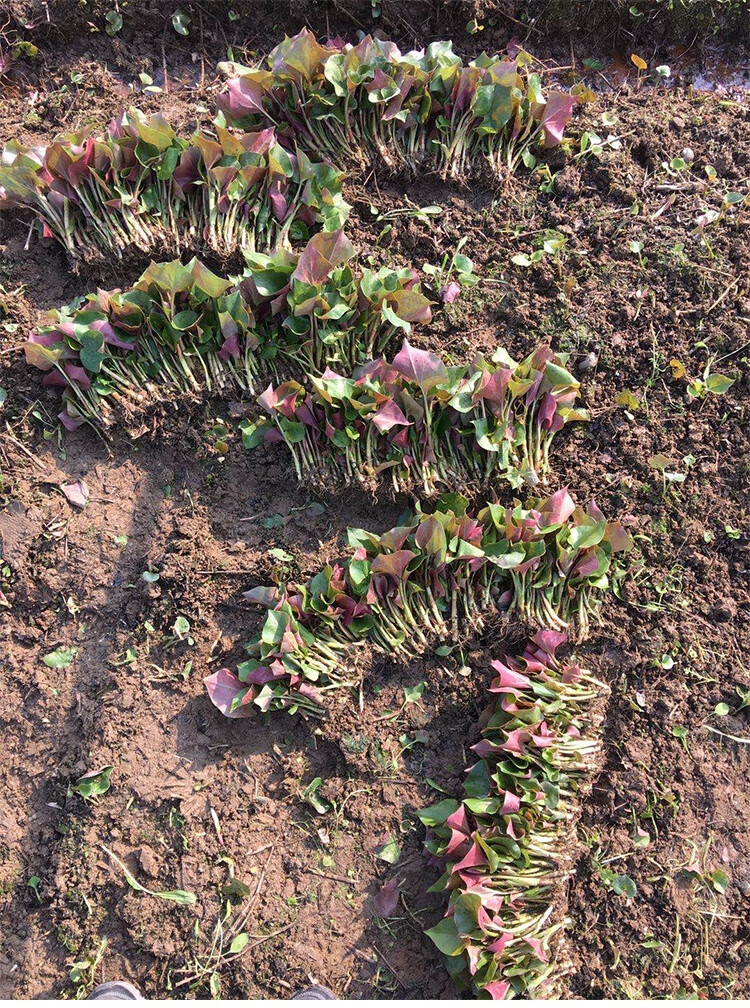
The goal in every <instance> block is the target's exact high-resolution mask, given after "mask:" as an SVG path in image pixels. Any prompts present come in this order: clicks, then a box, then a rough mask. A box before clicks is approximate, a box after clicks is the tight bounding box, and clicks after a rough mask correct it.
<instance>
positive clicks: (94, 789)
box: [71, 766, 113, 799]
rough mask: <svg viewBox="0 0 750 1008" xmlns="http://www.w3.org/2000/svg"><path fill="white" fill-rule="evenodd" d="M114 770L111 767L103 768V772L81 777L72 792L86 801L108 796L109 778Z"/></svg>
mask: <svg viewBox="0 0 750 1008" xmlns="http://www.w3.org/2000/svg"><path fill="white" fill-rule="evenodd" d="M112 770H113V768H112V767H111V766H106V767H102V769H101V770H94V771H91V772H90V773H86V774H84V775H83V777H79V778H78V780H77V781H76V782H75V784H74V785H73V787H72V789H71V790H72V792H73V793H74V794H77V795H80V796H81V798H86V799H89V798H96V797H97V796H99V795H103V794H106V793H107V791H109V787H110V781H109V777H110V774H111V773H112Z"/></svg>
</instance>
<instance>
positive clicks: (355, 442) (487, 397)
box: [241, 339, 588, 496]
mask: <svg viewBox="0 0 750 1008" xmlns="http://www.w3.org/2000/svg"><path fill="white" fill-rule="evenodd" d="M566 364H567V354H554V353H552V351H551V350H550V349H549V348H547V347H540V348H539V349H538V350H536V351H534V352H533V353H532V354H530V355H529V356H528V357H527V358H526V359H525V360H523V361H521V362H520V363H519V362H516V361H514V360H513V359H512V358H511V357H510V356H509V354H508V353H507V351H506V350H504V349H498V350H497V351H496V352H495V353H494V354H493V355H492V357H491V358H490V359H489V360H486V359H485V358H483V357H481V356H480V355H477V356H476V357H475V358H474V360H473V361H472V363H471V365H469V366H463V367H453V366H450V365H448V364H447V363H446V362H445V361H444V360H442V359H441V358H440V357H438V356H436V355H435V354H432V353H429V352H427V351H425V350H420V349H418V348H417V347H414V346H412V345H411V344H410V343H409V341H408V339H404V341H403V345H402V348H401V351H400V352H399V353H398V354H397V355H396V356H395V357H394V358H393V361H392V363H389V362H388V361H387V360H386V359H385V358H380V359H379V360H375V361H372V362H371V363H369V364H366V365H363V366H362V367H361V368H359V369H357V370H356V371H354V373H353V374H352V376H351V377H349V378H347V377H344V376H343V375H340V374H337V373H336V372H335V371H333V370H331V369H330V368H329V369H328V370H326V371H325V372H324V374H323V375H322V376H321V377H319V378H318V377H315V376H314V375H311V376H309V377H308V386H307V387H306V386H305V385H302V384H300V383H299V382H295V381H290V382H285V383H284V384H282V385H280V386H278V387H277V388H274V387H273V385H272V384H271V385H269V387H268V389H266V391H265V392H264V393H263V394H262V395H261V396H260V397H259V398H258V402H259V404H260V405H261V406H262V407H263V409H264V410H266V411H267V413H268V414H269V417H270V419H267V418H265V417H263V418H261V419H260V420H257V421H245V422H244V423H243V424H242V425H241V431H242V438H243V444H244V445H245V446H246V447H248V448H254V447H257V446H258V445H260V444H263V443H264V442H268V441H279V440H281V441H283V442H284V443H285V444H286V446H287V448H288V449H289V451H290V452H291V455H292V460H293V462H294V467H295V472H296V474H297V478H298V479H299V480H305V481H307V482H310V483H311V484H312V485H313V486H314V487H317V488H319V489H321V490H330V489H331V488H332V487H335V486H339V485H342V484H344V485H346V484H359V485H360V486H363V487H364V488H365V489H367V490H369V491H371V492H375V491H376V490H377V489H378V488H379V487H380V486H382V484H383V483H384V482H385V483H390V484H391V486H392V487H393V490H394V491H396V492H401V491H404V490H413V489H418V490H419V491H420V492H421V493H423V494H425V495H426V496H433V495H435V494H436V493H438V492H439V491H440V489H441V488H451V489H454V490H459V491H461V492H467V493H471V492H472V491H473V490H474V489H475V488H477V487H479V486H487V485H493V484H494V483H495V482H496V481H497V480H498V479H502V480H504V481H507V482H508V483H509V484H510V485H511V486H512V487H513V488H515V489H518V488H519V487H521V486H523V485H527V486H532V487H533V486H537V485H538V484H541V483H543V482H544V481H545V480H546V476H547V474H548V471H549V452H550V446H551V444H552V440H553V438H554V436H555V434H556V433H557V432H558V431H559V430H561V429H562V428H563V426H565V424H566V423H568V422H570V421H575V420H586V419H588V414H587V413H586V411H585V410H582V409H580V408H577V407H576V405H575V403H576V400H577V398H578V393H579V382H578V381H577V379H576V378H574V377H573V375H572V374H571V373H570V372H569V371H568V370H567V369H566V367H565V365H566Z"/></svg>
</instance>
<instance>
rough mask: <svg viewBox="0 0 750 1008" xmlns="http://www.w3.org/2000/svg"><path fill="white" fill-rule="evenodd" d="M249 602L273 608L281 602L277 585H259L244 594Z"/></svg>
mask: <svg viewBox="0 0 750 1008" xmlns="http://www.w3.org/2000/svg"><path fill="white" fill-rule="evenodd" d="M242 595H243V597H244V598H246V599H247V601H248V602H257V603H258V605H263V606H266V607H267V608H269V609H270V608H271V606H275V605H276V603H277V602H278V601H279V589H278V588H277V587H276V586H275V585H258V586H257V588H251V589H250V590H249V591H246V592H243V593H242Z"/></svg>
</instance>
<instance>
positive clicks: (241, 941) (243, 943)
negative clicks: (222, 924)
mask: <svg viewBox="0 0 750 1008" xmlns="http://www.w3.org/2000/svg"><path fill="white" fill-rule="evenodd" d="M249 941H250V935H249V934H246V933H245V932H244V931H243V932H242V934H238V935H237V937H236V938H234V939H233V941H232V944H231V945H230V946H229V954H230V955H237V954H238V953H239V952H241V951H242V950H243V949H244V948H246V947H247V943H248V942H249Z"/></svg>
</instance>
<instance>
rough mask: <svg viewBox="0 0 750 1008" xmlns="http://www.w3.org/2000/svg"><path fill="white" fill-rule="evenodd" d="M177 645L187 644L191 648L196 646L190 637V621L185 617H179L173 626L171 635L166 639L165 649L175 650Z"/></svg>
mask: <svg viewBox="0 0 750 1008" xmlns="http://www.w3.org/2000/svg"><path fill="white" fill-rule="evenodd" d="M176 644H187V645H188V646H189V647H192V645H193V644H195V641H194V640H193V638H192V637H191V635H190V621H189V620H188V619H186V617H185V616H178V617H177V619H176V620H175V621H174V623H173V625H172V633H171V635H170V636H168V637H165V638H164V642H163V646H164V648H166V649H169V648H173V647H174V646H175V645H176Z"/></svg>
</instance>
